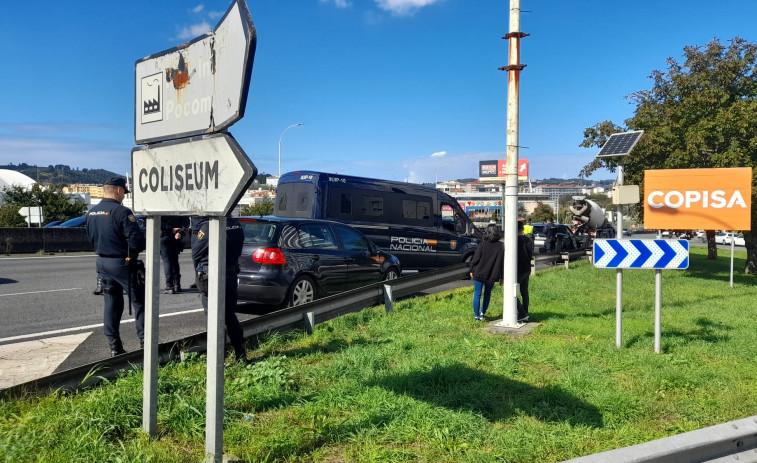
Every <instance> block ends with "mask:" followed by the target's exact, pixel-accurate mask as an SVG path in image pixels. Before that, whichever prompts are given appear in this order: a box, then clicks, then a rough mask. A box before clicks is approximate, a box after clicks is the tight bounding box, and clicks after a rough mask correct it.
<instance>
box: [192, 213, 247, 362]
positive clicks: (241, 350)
mask: <svg viewBox="0 0 757 463" xmlns="http://www.w3.org/2000/svg"><path fill="white" fill-rule="evenodd" d="M243 245H244V231H243V230H242V226H241V225H240V224H239V221H238V220H237V219H235V218H232V217H227V218H226V289H225V290H226V306H225V307H224V313H225V314H226V334H228V336H229V340H230V341H231V346H232V347H233V348H234V356H235V357H236V359H237V360H241V359H243V358H244V357H245V340H244V332H243V331H242V327H241V326H240V325H239V319H238V318H237V314H236V308H237V300H238V293H237V274H238V273H239V256H240V255H242V246H243ZM192 261H193V262H194V266H195V283H196V284H197V289H198V290H199V291H200V298H201V299H202V308H203V309H205V315H206V316H207V315H208V218H207V217H192Z"/></svg>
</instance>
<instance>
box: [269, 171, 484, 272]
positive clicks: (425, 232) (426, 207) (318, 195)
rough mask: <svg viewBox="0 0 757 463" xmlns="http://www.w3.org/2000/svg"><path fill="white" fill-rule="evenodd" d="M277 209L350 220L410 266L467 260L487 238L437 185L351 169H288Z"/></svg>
mask: <svg viewBox="0 0 757 463" xmlns="http://www.w3.org/2000/svg"><path fill="white" fill-rule="evenodd" d="M273 213H274V215H277V216H279V217H306V218H313V219H329V220H334V221H337V222H343V223H346V224H349V225H351V226H352V227H354V228H357V229H358V230H360V231H361V232H362V233H363V234H364V235H366V236H367V237H368V238H370V240H371V241H373V242H374V243H376V245H378V246H379V247H380V248H381V249H383V250H385V251H388V252H390V253H392V254H394V255H395V256H397V257H398V258H399V259H400V262H401V263H402V268H403V269H408V270H430V269H434V268H439V267H445V266H448V265H453V264H456V263H459V262H467V261H468V260H470V259H471V258H472V257H473V253H474V251H475V250H476V247H477V246H478V243H479V242H480V241H481V238H482V233H481V231H480V230H478V229H477V228H476V226H475V225H474V224H473V222H472V221H471V220H470V218H469V217H468V216H467V215H466V214H465V212H464V211H463V210H462V208H461V207H460V205H459V204H458V203H457V201H456V200H455V199H454V198H452V197H451V196H449V195H448V194H446V193H443V192H441V191H438V190H437V189H436V188H432V187H428V186H423V185H417V184H413V183H403V182H393V181H389V180H376V179H370V178H361V177H352V176H349V175H340V174H327V173H323V172H312V171H295V172H289V173H286V174H284V175H282V176H281V178H280V179H279V184H278V187H277V189H276V203H275V206H274V212H273Z"/></svg>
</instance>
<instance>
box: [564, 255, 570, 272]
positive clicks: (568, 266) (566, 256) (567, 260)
mask: <svg viewBox="0 0 757 463" xmlns="http://www.w3.org/2000/svg"><path fill="white" fill-rule="evenodd" d="M563 260H564V261H565V268H566V269H569V268H570V253H567V252H566V253H565V254H563Z"/></svg>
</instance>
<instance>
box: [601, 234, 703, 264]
mask: <svg viewBox="0 0 757 463" xmlns="http://www.w3.org/2000/svg"><path fill="white" fill-rule="evenodd" d="M592 255H593V259H594V266H595V267H597V268H644V269H679V270H680V269H686V268H688V267H689V242H688V241H686V240H596V241H594V251H593V253H592Z"/></svg>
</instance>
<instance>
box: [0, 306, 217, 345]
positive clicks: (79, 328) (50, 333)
mask: <svg viewBox="0 0 757 463" xmlns="http://www.w3.org/2000/svg"><path fill="white" fill-rule="evenodd" d="M202 310H203V309H192V310H183V311H181V312H171V313H166V314H161V315H159V318H166V317H173V316H175V315H185V314H189V313H196V312H202ZM124 323H134V319H133V318H129V319H127V320H123V321H121V324H122V325H123V324H124ZM102 326H103V324H102V323H98V324H97V325H87V326H77V327H74V328H63V329H60V330H53V331H44V332H42V333H31V334H22V335H19V336H11V337H9V338H0V344H3V343H6V342H10V341H19V340H21V339H29V338H37V337H42V336H45V337H46V336H54V335H56V334H63V333H72V332H74V331H82V330H92V329H95V328H101V327H102Z"/></svg>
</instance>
